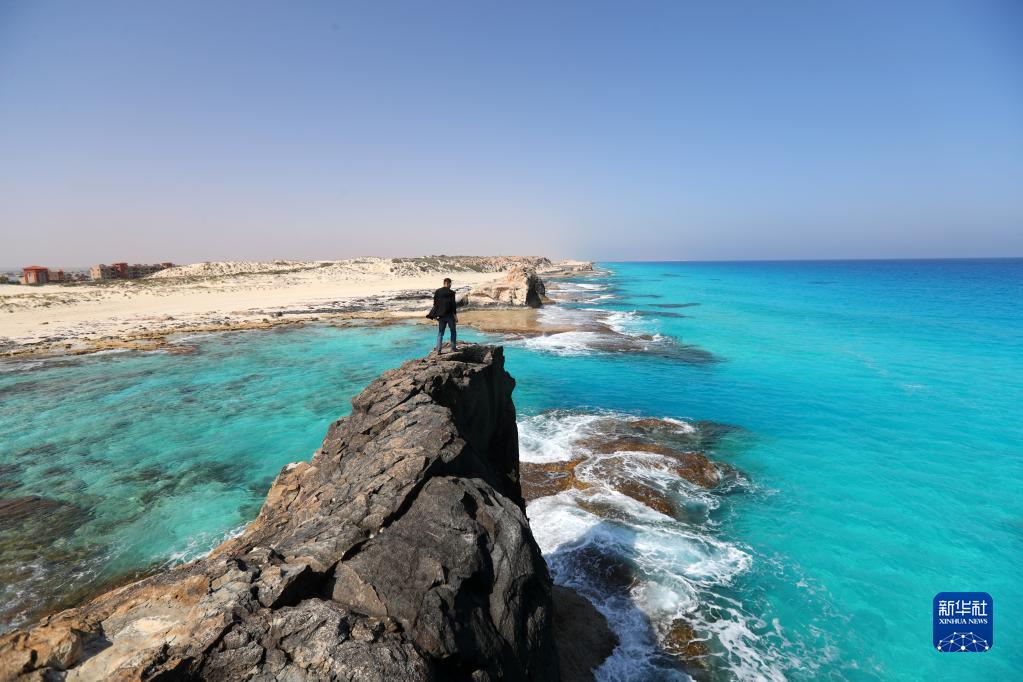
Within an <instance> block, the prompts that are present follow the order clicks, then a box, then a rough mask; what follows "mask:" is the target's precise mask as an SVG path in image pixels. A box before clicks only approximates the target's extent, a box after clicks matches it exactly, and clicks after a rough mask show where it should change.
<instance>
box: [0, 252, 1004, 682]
mask: <svg viewBox="0 0 1023 682" xmlns="http://www.w3.org/2000/svg"><path fill="white" fill-rule="evenodd" d="M602 267H605V268H606V269H607V272H605V273H602V274H601V275H600V276H597V277H586V278H578V279H576V280H572V281H570V282H568V283H567V284H568V285H572V284H575V285H576V286H577V287H578V288H579V289H580V290H583V291H590V292H592V296H591V297H590V298H588V299H585V300H581V301H579V302H577V303H574V304H572V305H571V306H567V307H570V308H573V309H574V310H576V311H585V310H587V309H596V310H600V311H604V312H610V313H612V316H611V317H610V318H609V322H610V323H611V324H612V325H613V326H614V328H615V329H617V330H619V331H620V332H622V333H623V334H625V335H627V336H630V337H631V338H634V339H639V340H641V341H637V342H636V343H637V344H641V345H642V344H647V346H644V348H648V349H649V352H606V351H605V350H602V349H600V348H594V347H593V346H592V344H589V343H588V340H587V338H585V337H580V336H578V334H577V335H576V336H571V335H567V336H566V335H555V336H551V337H545V338H541V339H529V340H505V341H503V342H504V343H505V345H506V348H507V368H508V370H509V371H510V372H511V374H512V375H513V376H514V377H515V378H516V380H517V382H518V385H517V388H516V391H515V396H514V397H515V402H516V406H517V408H518V411H519V417H520V430H521V433H522V450H523V457H524V458H526V459H542V458H544V457H559V456H560V454H559V448H561V449H565V448H570V447H571V437H572V434H573V433H574V432H575V431H576V430H578V429H579V428H580V424H584V423H585V420H586V419H588V418H590V417H591V416H592V415H607V414H612V415H621V416H623V417H625V416H652V417H668V418H672V419H676V420H680V421H681V422H682V423H687V422H695V421H696V420H709V421H712V422H716V423H718V424H723V425H730V426H731V427H734V428H733V429H731V430H730V431H729V432H728V433H727V435H726V436H724V437H723V438H722V439H720V441H719V442H716V443H715V444H714V446H713V449H712V451H710V452H708V453H707V454H708V456H710V457H711V458H712V459H715V460H718V461H721V462H725V463H727V464H730V465H732V466H733V467H735V468H736V469H737V470H738V471H739V472H740V473H741V474H742V476H743V481H744V482H743V484H742V485H739V486H737V487H736V488H735V489H734V490H730V491H727V492H715V493H713V494H706V495H705V498H706V499H703V498H700V499H697V498H698V497H699V496H698V495H697V493H695V492H692V491H690V493H685V492H684V491H683V492H682V493H679V494H689V495H691V496H692V499H691V500H690V502H693V503H694V504H697V503H699V504H703V505H704V507H705V508H706V510H707V511H706V515H705V518H701V519H700V520H699V522H693V523H676V522H673V521H671V520H670V519H666V518H662V517H658V516H657V515H656V514H650V515H644V514H645V512H643V510H635V514H634V517H633V518H634V521H633V522H630V523H628V524H626V523H617V522H615V523H611V522H600V523H596V522H595V521H594V519H593V518H592V517H589V516H586V515H585V514H582V513H580V512H579V510H578V509H576V508H575V507H573V506H572V505H570V504H567V503H565V502H564V500H563V499H562V498H560V497H559V498H544V499H541V500H538V501H536V502H534V503H532V504H531V505H530V507H529V514H530V517H531V521H532V523H533V526H534V530H535V532H536V534H537V538H538V541H539V542H540V544H541V546H542V547H543V549H544V551H545V553H546V554H547V556H548V558H549V560H550V561H551V562H552V569H553V571H554V574H555V576H556V577H559V578H560V579H568V577H570V576H568V574H567V573H565V572H561V573H559V568H558V566H559V561H558V557H559V556H561V554H562V553H563V552H564V549H565V548H566V547H571V546H572V545H573V543H578V542H580V540H581V538H584V537H590V538H597V539H598V540H600V541H601V542H605V541H606V542H607V543H608V544H609V545H614V546H621V545H623V544H625V545H628V550H629V552H630V553H631V554H630V560H632V561H633V562H634V563H635V565H636V568H637V571H639V572H640V574H641V575H642V576H643V577H644V582H643V583H642V585H640V586H639V587H638V588H637V589H636V590H634V591H633V592H632V594H631V595H630V599H629V602H630V603H628V604H624V605H622V604H618V605H615V604H611V605H610V606H609V608H611V607H615V608H618V607H621V609H620V613H621V614H624V615H623V616H622V620H621V621H620V622H619V623H618V626H619V627H620V628H622V629H623V630H622V632H624V633H626V634H627V635H628V633H629V632H631V631H629V630H628V628H630V627H633V626H635V627H637V628H639V627H642V624H632V623H631V621H629V620H628V618H634V619H636V623H639V621H641V620H650V621H653V622H655V623H656V622H660V621H659V619H660V620H663V619H670V618H672V617H675V616H677V615H680V614H684V615H686V617H687V618H689V619H690V620H691V621H692V622H693V624H694V628H695V630H696V632H697V634H698V635H700V636H702V637H705V638H706V639H707V646H708V647H709V649H710V655H711V657H712V658H713V661H712V663H713V666H712V667H713V668H714V669H715V670H718V671H720V674H722V675H724V676H732V677H740V678H745V679H756V678H769V679H770V678H774V679H783V678H789V679H864V680H873V679H886V680H887V679H905V680H913V679H945V678H949V679H978V680H979V679H991V678H1002V679H1011V678H1014V677H1020V676H1023V654H1020V653H1019V649H1018V647H1016V646H1015V644H1016V642H1017V641H1018V640H1019V638H1020V636H1021V635H1023V627H1021V626H1020V625H1019V624H1018V620H1017V618H1016V614H1018V613H1019V611H1020V608H1021V605H1023V586H1021V585H1020V581H1019V577H1018V576H1019V568H1018V567H1019V565H1020V564H1021V562H1023V551H1021V550H1023V495H1021V493H1023V489H1021V488H1023V486H1021V483H1020V482H1021V480H1023V449H1021V448H1023V426H1021V418H1023V408H1021V401H1023V312H1021V308H1020V306H1021V301H1023V262H1021V261H1019V260H994V261H905V262H901V261H884V262H817V263H642V264H639V263H609V264H604V265H603V266H602ZM551 314H566V313H564V312H560V311H558V310H557V309H552V310H551ZM433 333H434V332H433V329H432V327H429V326H418V325H410V324H400V325H394V326H389V327H367V328H356V329H335V328H331V327H318V326H309V327H304V328H299V329H287V330H284V329H282V330H278V331H270V332H242V333H233V334H217V335H207V336H202V337H198V338H193V339H186V340H184V341H183V343H186V344H189V345H192V346H194V347H195V352H193V353H189V354H183V355H172V354H167V353H148V354H136V353H115V354H108V355H101V356H92V357H84V358H76V359H71V360H59V361H45V362H37V361H22V362H19V363H7V364H4V365H0V395H2V402H0V444H2V450H0V497H5V498H11V497H18V496H25V495H40V496H43V497H45V498H48V499H50V500H54V501H56V502H58V503H60V504H63V505H64V506H63V507H59V508H55V509H53V510H51V512H52V518H53V519H54V520H55V521H54V522H53V523H51V524H49V527H46V528H32V529H29V530H31V531H32V532H31V534H29V535H26V529H25V528H24V527H21V528H8V527H3V528H0V543H2V546H3V548H4V551H3V558H2V559H0V580H2V581H3V582H2V583H0V590H2V592H0V603H2V604H3V606H2V618H3V626H4V627H10V626H11V625H13V624H17V623H19V622H20V621H21V620H22V619H23V618H24V617H26V616H27V615H30V614H31V613H32V612H33V611H32V609H33V607H35V606H38V605H40V604H43V605H45V604H54V603H59V602H60V601H61V599H66V598H73V597H74V595H76V594H80V591H82V590H88V589H89V588H90V587H94V586H97V585H100V584H102V582H103V581H104V580H107V579H110V578H113V577H116V576H118V575H122V574H124V573H126V572H131V571H138V570H144V569H146V568H147V567H150V566H152V565H154V564H155V565H163V564H168V563H174V562H177V561H182V560H187V559H189V558H193V557H195V556H198V555H200V554H201V553H202V552H205V551H208V550H209V549H210V548H211V547H213V546H215V545H216V544H217V543H218V542H219V541H220V540H222V539H223V538H224V537H226V536H227V535H228V534H230V533H231V532H234V531H236V530H237V529H238V528H239V527H240V526H242V525H243V524H244V523H245V522H246V521H247V520H248V519H250V518H252V516H253V515H254V514H255V513H256V511H257V510H258V508H259V505H260V503H261V501H262V499H263V496H264V495H265V493H266V490H267V488H268V487H269V485H270V482H271V480H272V478H273V476H274V475H275V474H276V473H277V472H278V471H279V470H280V468H281V466H283V465H284V464H286V463H288V462H291V461H295V460H298V459H308V458H309V456H310V455H311V453H312V451H313V450H314V449H315V448H316V447H317V446H318V445H319V443H320V440H321V439H322V437H323V435H324V433H325V431H326V428H327V426H328V424H329V423H330V422H331V421H332V420H334V419H336V418H337V417H338V416H340V415H342V414H344V413H346V412H347V411H348V409H349V408H348V401H349V400H350V398H351V397H352V396H354V395H355V394H356V393H358V392H359V391H360V390H361V389H362V388H363V387H364V386H365V385H366V384H367V383H368V382H369V381H371V380H372V379H373V378H375V377H376V376H377V375H378V374H379V373H380V372H381V371H383V370H385V369H388V368H391V367H394V366H396V365H397V364H399V363H400V362H401V361H403V360H405V359H408V358H410V357H413V356H415V355H421V354H423V353H425V352H427V351H428V350H429V348H430V346H431V343H432V341H433ZM460 336H463V337H465V338H468V339H475V340H487V341H500V339H498V338H497V337H493V336H487V335H482V334H474V333H472V332H471V331H469V330H467V329H463V330H460ZM678 348H687V349H689V348H693V349H700V350H702V351H707V352H708V353H709V354H712V355H713V359H714V360H715V361H706V360H707V357H706V356H705V355H702V354H698V353H695V352H691V351H688V350H687V351H686V352H684V353H681V352H677V349H678ZM666 349H667V350H666ZM942 591H985V592H989V593H990V594H991V595H992V596H993V598H994V600H995V602H996V611H997V616H996V622H995V632H994V647H993V648H992V650H991V651H988V652H986V653H978V654H945V653H938V652H937V651H935V650H934V649H933V647H932V646H931V632H930V629H931V611H930V609H931V599H932V598H933V597H934V595H935V594H936V593H938V592H942ZM616 613H618V612H616ZM624 639H625V640H627V641H626V642H625V644H626V645H627V646H624V647H623V649H622V651H620V652H619V653H618V654H616V656H615V657H614V659H613V660H612V661H609V663H608V664H607V665H605V667H604V668H603V669H602V670H601V676H602V677H603V678H604V679H656V678H657V677H658V676H659V674H660V673H658V672H656V671H654V670H652V669H650V668H647V667H644V664H643V661H644V657H646V656H647V654H648V653H649V652H648V651H647V650H646V649H644V647H649V646H650V643H649V642H646V641H645V640H643V637H642V636H640V635H636V636H627V637H625V638H624Z"/></svg>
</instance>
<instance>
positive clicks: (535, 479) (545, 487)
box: [522, 458, 589, 500]
mask: <svg viewBox="0 0 1023 682" xmlns="http://www.w3.org/2000/svg"><path fill="white" fill-rule="evenodd" d="M582 461H583V460H582V458H578V459H573V460H570V461H567V462H544V463H541V464H538V463H536V462H523V463H522V496H523V497H524V498H525V499H526V500H535V499H537V498H538V497H547V496H548V495H557V494H558V493H560V492H562V491H564V490H569V489H571V488H576V489H579V490H584V489H586V488H588V487H589V484H588V483H584V482H583V481H580V480H579V479H578V478H576V475H575V467H576V465H578V464H579V463H580V462H582Z"/></svg>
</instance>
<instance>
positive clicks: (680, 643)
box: [661, 618, 710, 681]
mask: <svg viewBox="0 0 1023 682" xmlns="http://www.w3.org/2000/svg"><path fill="white" fill-rule="evenodd" d="M661 646H663V647H664V651H665V652H666V653H669V654H671V655H672V656H674V657H675V658H677V659H678V661H679V662H680V663H681V664H682V665H683V666H684V667H685V669H686V671H687V672H688V673H689V675H690V676H691V677H692V678H693V679H695V680H697V681H702V680H708V679H710V676H709V674H708V669H707V663H706V661H707V656H708V654H709V653H710V648H709V647H708V646H707V643H706V641H704V640H702V639H700V638H699V636H698V635H697V634H696V631H695V630H694V629H693V626H692V625H690V624H689V623H688V622H687V621H686V620H684V619H682V618H676V619H675V620H673V621H672V623H671V626H670V627H669V628H668V631H667V632H666V633H665V634H664V636H663V637H662V638H661Z"/></svg>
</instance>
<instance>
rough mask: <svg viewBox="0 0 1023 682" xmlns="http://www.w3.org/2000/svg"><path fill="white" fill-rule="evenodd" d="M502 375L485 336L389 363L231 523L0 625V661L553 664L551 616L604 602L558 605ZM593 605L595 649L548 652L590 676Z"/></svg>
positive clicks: (215, 666) (145, 668)
mask: <svg viewBox="0 0 1023 682" xmlns="http://www.w3.org/2000/svg"><path fill="white" fill-rule="evenodd" d="M514 385H515V382H514V380H513V379H512V378H511V376H510V375H509V374H508V373H507V372H506V371H505V370H504V357H503V353H502V350H501V349H500V348H495V347H489V346H468V347H466V348H465V349H464V350H462V351H460V352H458V353H452V354H447V355H444V356H440V357H431V358H426V359H420V360H412V361H410V362H407V363H405V364H404V365H403V366H402V367H401V368H399V369H397V370H392V371H390V372H387V373H385V374H384V375H382V376H381V377H380V378H379V379H377V380H376V381H374V382H373V383H372V384H370V386H369V387H367V388H366V390H365V391H363V392H362V393H361V394H360V395H359V396H357V397H356V398H355V399H353V400H352V412H351V414H350V416H348V417H346V418H344V419H341V420H339V421H337V422H336V423H334V424H333V425H332V426H331V427H330V429H329V431H328V433H327V436H326V439H325V440H324V441H323V445H322V447H321V448H320V450H319V451H318V452H317V453H316V455H315V456H314V457H313V459H312V461H311V462H303V463H299V464H292V465H289V466H287V467H285V469H284V470H283V471H282V472H281V473H280V475H279V476H278V477H277V480H276V481H275V482H274V484H273V487H272V488H271V489H270V492H269V494H268V496H267V500H266V502H265V504H264V506H263V508H262V510H261V511H260V513H259V516H258V518H257V519H256V520H255V521H253V522H252V523H251V524H249V526H248V527H247V528H246V529H245V531H244V533H243V534H242V535H241V536H240V537H237V538H235V539H233V540H229V541H228V542H226V543H224V544H223V545H221V546H220V547H218V548H217V549H216V550H214V552H212V553H211V554H210V555H209V556H208V557H206V558H204V559H202V560H200V561H197V562H194V563H191V564H188V565H185V566H182V567H179V568H176V569H174V570H170V571H166V572H163V573H160V574H157V575H154V576H152V577H150V578H147V579H145V580H142V581H139V582H136V583H134V584H131V585H128V586H125V587H122V588H119V589H116V590H113V591H111V592H108V593H106V594H104V595H102V596H100V597H98V598H96V599H94V600H93V601H91V602H89V603H87V604H85V605H83V606H81V607H78V608H75V609H71V610H68V611H63V612H61V613H58V614H56V615H53V616H50V617H47V618H45V619H44V620H43V621H41V622H40V623H38V624H36V625H35V626H34V627H31V628H27V629H24V630H20V631H15V632H12V633H9V634H7V635H5V636H4V637H3V638H2V639H0V679H16V678H17V679H40V680H42V679H68V680H99V679H104V680H156V679H161V680H162V679H208V680H236V679H238V680H247V679H252V680H335V679H337V680H399V681H400V680H477V681H484V680H497V679H502V680H527V679H531V680H556V679H559V676H560V673H559V655H558V649H557V642H556V639H555V637H556V623H555V621H556V620H565V621H568V624H567V625H566V627H569V626H570V627H573V628H575V629H576V630H578V627H579V623H580V622H585V621H593V622H598V621H600V622H601V623H602V618H601V617H600V616H599V615H598V614H596V612H586V613H583V614H582V615H573V616H571V617H567V616H559V617H558V618H555V611H554V606H553V602H552V585H551V580H550V577H549V575H548V572H547V566H546V564H545V563H544V560H543V557H542V556H541V555H540V551H539V549H538V548H537V545H536V542H535V541H534V540H533V537H532V534H531V533H530V530H529V524H528V522H527V520H526V515H525V511H524V503H523V499H522V493H521V488H520V485H519V466H518V442H517V440H518V435H517V430H516V425H515V407H514V405H513V403H512V400H511V393H512V389H513V388H514ZM570 600H571V595H569V597H568V599H566V600H563V601H564V603H565V604H566V606H565V607H564V608H565V609H569V608H571V609H572V610H573V611H572V613H574V614H578V610H579V609H580V608H581V609H584V610H585V609H586V607H587V604H586V602H585V600H582V602H583V603H582V605H580V604H578V603H576V604H571V603H569V602H570ZM577 601H578V600H577ZM558 613H559V614H561V613H568V611H565V610H562V609H561V607H559V612H558ZM601 623H598V625H599V626H600V627H598V630H600V629H601V628H602V633H603V634H602V635H600V636H597V637H596V639H595V640H591V643H590V644H588V645H587V648H588V649H596V650H599V652H589V654H588V657H587V656H583V659H584V660H583V661H582V662H581V663H580V661H579V660H578V658H579V655H581V654H587V653H588V652H578V651H577V652H562V660H564V661H568V662H570V664H571V666H572V667H573V670H575V671H581V674H582V675H583V676H584V677H585V676H587V675H588V674H589V670H590V668H592V667H593V665H594V664H595V663H596V662H599V660H600V658H601V657H603V656H606V655H607V654H608V653H610V648H613V646H614V642H613V637H611V636H610V634H609V633H607V632H606V625H601ZM593 641H595V642H597V644H593V643H592V642H593ZM566 653H571V655H569V656H568V657H567V658H566V656H565V654H566ZM594 656H596V658H594ZM563 665H567V664H563ZM573 676H575V673H573Z"/></svg>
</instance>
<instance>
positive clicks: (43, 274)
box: [21, 265, 64, 284]
mask: <svg viewBox="0 0 1023 682" xmlns="http://www.w3.org/2000/svg"><path fill="white" fill-rule="evenodd" d="M60 273H61V277H63V276H64V271H63V270H61V271H60ZM49 281H50V269H49V268H44V267H43V266H42V265H30V266H28V267H27V268H22V271H21V283H22V284H46V283H47V282H49Z"/></svg>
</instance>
